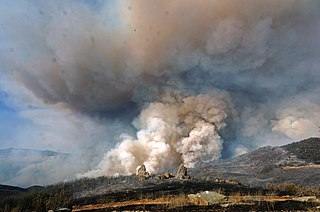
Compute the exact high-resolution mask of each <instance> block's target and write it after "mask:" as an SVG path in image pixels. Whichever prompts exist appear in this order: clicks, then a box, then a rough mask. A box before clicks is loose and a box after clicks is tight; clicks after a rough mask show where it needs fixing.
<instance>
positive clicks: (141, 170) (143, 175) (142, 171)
mask: <svg viewBox="0 0 320 212" xmlns="http://www.w3.org/2000/svg"><path fill="white" fill-rule="evenodd" d="M136 176H137V177H138V178H139V180H146V179H148V178H149V177H150V174H149V172H147V169H146V166H145V165H144V164H142V165H141V166H138V167H137V169H136Z"/></svg>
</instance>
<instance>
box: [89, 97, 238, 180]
mask: <svg viewBox="0 0 320 212" xmlns="http://www.w3.org/2000/svg"><path fill="white" fill-rule="evenodd" d="M178 98H179V97H178ZM167 100H169V101H165V102H153V103H151V104H150V105H149V106H148V107H147V108H146V109H144V110H143V111H142V112H141V114H140V116H139V117H138V119H136V120H135V121H134V125H135V127H136V128H137V129H138V130H139V131H138V132H137V139H134V138H131V137H128V136H127V137H126V138H124V141H123V142H121V143H120V144H119V145H118V146H117V147H116V148H114V149H112V150H110V151H109V152H108V153H107V154H106V156H105V158H104V160H103V161H102V162H101V163H100V164H99V165H98V169H97V170H93V171H91V172H89V173H87V174H85V176H99V175H103V174H108V175H112V174H114V173H118V174H122V175H123V174H132V172H133V170H135V168H136V167H137V166H138V165H139V164H142V163H144V164H145V166H146V168H147V169H148V170H149V171H150V172H152V173H155V172H159V171H161V170H164V169H166V168H168V167H174V166H177V165H178V164H179V163H181V162H183V163H185V165H186V166H187V167H194V165H195V164H196V163H197V162H199V161H212V160H216V159H219V158H220V156H221V151H222V148H223V147H222V143H223V140H222V139H221V137H220V135H219V132H220V131H221V129H223V128H224V127H226V125H227V124H226V122H227V119H228V118H229V116H230V118H231V119H232V118H233V117H234V115H235V114H233V113H234V111H233V108H230V107H231V103H230V100H229V98H228V97H227V96H226V95H223V94H220V95H215V96H210V95H197V96H189V97H185V98H182V99H181V98H180V99H167ZM230 118H229V119H230Z"/></svg>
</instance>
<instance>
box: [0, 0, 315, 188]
mask: <svg viewBox="0 0 320 212" xmlns="http://www.w3.org/2000/svg"><path fill="white" fill-rule="evenodd" d="M319 9H320V3H319V1H317V0H282V1H278V0H267V1H256V0H224V1H220V0H219V1H218V0H210V1H209V0H203V1H197V2H196V1H192V0H162V1H156V2H155V1H148V0H124V1H121V2H120V1H110V2H108V3H107V2H104V1H92V2H89V1H73V0H68V1H62V0H57V1H45V2H35V1H33V0H25V1H12V2H11V1H10V2H9V3H8V2H7V1H5V0H0V14H1V15H0V16H1V18H0V50H1V51H0V73H1V76H0V91H1V92H4V93H6V95H7V97H6V98H5V99H4V100H3V101H4V102H5V103H6V104H7V105H8V106H9V107H11V108H14V110H16V111H17V116H19V117H20V118H21V119H23V120H26V121H27V124H25V125H23V126H22V127H20V128H18V129H16V133H15V135H14V136H13V135H12V136H11V139H12V142H11V143H8V142H4V141H3V142H1V141H0V144H1V143H2V145H1V146H2V147H8V146H10V147H24V148H36V149H53V150H55V151H61V152H68V153H71V154H72V155H74V156H73V157H74V159H73V160H70V161H68V162H66V166H68V165H70V166H74V163H75V162H77V161H80V159H81V162H82V163H84V165H81V167H80V166H79V168H77V169H72V171H68V172H65V171H61V172H60V173H61V174H60V175H58V176H55V177H54V179H52V178H50V181H49V178H48V181H46V180H45V179H44V180H42V181H41V183H44V184H45V183H52V181H55V180H56V181H59V180H63V179H65V178H66V177H69V178H72V177H73V176H75V175H76V174H78V176H89V177H91V176H101V175H114V174H131V173H134V172H135V168H136V167H137V166H138V165H141V163H145V165H146V167H147V170H149V171H150V172H152V173H154V172H157V171H162V170H166V169H171V168H174V167H176V166H177V164H179V163H181V162H184V163H185V164H186V165H187V166H188V167H193V166H194V165H195V164H196V163H197V162H199V161H203V162H205V161H212V160H216V159H219V158H227V157H231V156H235V155H237V154H242V153H245V152H246V151H249V150H251V149H254V148H257V147H260V146H263V145H282V144H286V143H289V142H292V141H295V140H297V139H301V138H305V137H309V136H317V135H318V134H319V133H318V130H319V129H318V128H319V125H320V115H319V114H320V113H319V111H320V106H319V103H320V98H319V95H318V92H319V91H320V86H319V82H318V79H319V77H320V72H319V68H320V60H319V56H320V43H319V36H320V17H319V16H320V15H319ZM1 146H0V147H1ZM54 169H56V170H59V166H58V165H57V166H50V171H52V170H54ZM66 170H67V169H66ZM40 171H41V172H44V173H47V172H48V171H49V170H48V169H46V166H43V167H42V168H41V169H40ZM31 173H32V172H28V173H26V174H25V175H23V174H22V175H21V176H20V177H21V178H22V177H25V179H28V178H29V177H30V175H31ZM21 178H19V179H20V180H21V182H22V181H23V184H28V182H29V181H28V180H22V179H21ZM15 183H16V182H15ZM32 183H34V182H32Z"/></svg>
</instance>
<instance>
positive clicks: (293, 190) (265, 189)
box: [0, 138, 320, 211]
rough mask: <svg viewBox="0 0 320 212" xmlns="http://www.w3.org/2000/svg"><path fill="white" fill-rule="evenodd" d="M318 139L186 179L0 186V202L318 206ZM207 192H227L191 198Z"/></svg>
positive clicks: (109, 206)
mask: <svg viewBox="0 0 320 212" xmlns="http://www.w3.org/2000/svg"><path fill="white" fill-rule="evenodd" d="M318 142H319V140H318V139H317V138H311V139H306V140H303V141H300V142H296V143H292V144H290V145H286V146H281V147H270V146H267V147H262V148H260V149H257V150H255V151H253V152H250V153H247V154H244V155H241V156H239V157H236V158H232V159H229V160H222V161H216V162H214V163H209V164H205V165H202V166H200V167H196V168H193V169H188V173H189V175H190V176H191V178H190V179H189V178H186V179H183V180H180V179H175V178H172V179H158V178H157V177H156V175H152V176H151V177H150V178H149V179H147V180H142V181H141V180H139V179H138V178H137V177H136V176H134V175H131V176H119V177H99V178H95V179H89V178H82V179H78V180H75V181H71V182H67V183H60V184H55V185H50V186H47V187H45V188H42V187H31V188H28V189H21V188H17V187H10V186H0V197H2V198H0V206H1V207H2V208H9V209H10V208H11V209H12V208H13V209H18V210H22V211H23V210H26V209H33V210H36V211H37V210H38V211H48V210H50V209H58V208H61V207H67V208H72V209H73V211H113V210H129V211H130V210H151V211H154V210H161V211H163V210H165V211H221V210H223V211H239V210H242V211H248V210H249V211H250V210H256V211H269V210H311V211H312V210H317V209H319V207H320V200H319V198H320V187H319V182H320V166H319V165H317V164H314V163H312V161H317V156H316V155H313V154H312V153H313V152H316V151H318V150H314V149H315V147H316V148H317V145H318ZM301 149H303V151H300V150H301ZM297 153H300V155H296V154H297ZM302 153H303V154H302ZM308 156H310V157H308ZM207 191H215V192H217V193H219V195H223V196H224V197H223V200H221V201H219V202H216V203H212V204H211V203H210V204H209V203H207V202H206V201H204V200H200V199H196V200H194V199H192V198H191V197H190V195H191V194H196V193H198V192H205V194H206V192H207ZM1 195H2V196H1ZM191 196H192V195H191ZM8 211H10V210H8Z"/></svg>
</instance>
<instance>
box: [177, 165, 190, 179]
mask: <svg viewBox="0 0 320 212" xmlns="http://www.w3.org/2000/svg"><path fill="white" fill-rule="evenodd" d="M175 177H176V178H177V179H181V180H182V179H191V177H190V176H188V172H187V168H186V167H185V166H184V164H183V163H182V164H180V166H179V168H178V171H177V174H176V176H175Z"/></svg>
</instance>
